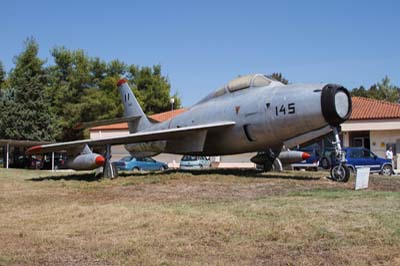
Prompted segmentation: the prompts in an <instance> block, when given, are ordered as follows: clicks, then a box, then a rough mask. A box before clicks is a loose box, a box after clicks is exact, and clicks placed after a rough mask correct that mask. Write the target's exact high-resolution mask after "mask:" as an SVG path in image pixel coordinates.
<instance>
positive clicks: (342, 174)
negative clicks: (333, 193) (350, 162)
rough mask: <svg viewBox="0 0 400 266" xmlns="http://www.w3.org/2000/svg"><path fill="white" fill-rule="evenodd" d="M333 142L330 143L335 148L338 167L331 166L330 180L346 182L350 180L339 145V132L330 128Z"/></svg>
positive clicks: (334, 128) (348, 170)
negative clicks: (333, 137)
mask: <svg viewBox="0 0 400 266" xmlns="http://www.w3.org/2000/svg"><path fill="white" fill-rule="evenodd" d="M332 130H333V134H334V136H335V141H334V142H333V143H332V144H333V145H334V146H335V156H336V160H337V161H339V164H338V165H335V166H332V169H331V179H332V180H334V181H338V182H347V181H349V178H350V169H349V167H348V166H347V165H346V158H345V155H344V153H343V150H342V146H341V145H340V139H339V132H338V129H337V128H336V127H332Z"/></svg>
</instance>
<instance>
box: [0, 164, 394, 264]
mask: <svg viewBox="0 0 400 266" xmlns="http://www.w3.org/2000/svg"><path fill="white" fill-rule="evenodd" d="M327 175H328V174H327V173H326V172H315V173H314V172H285V173H279V174H277V173H275V174H271V173H268V174H265V173H264V174H263V173H259V172H256V171H251V170H210V171H193V172H176V171H166V172H162V173H144V174H135V175H133V174H130V173H122V174H121V176H120V177H119V178H117V179H114V180H106V179H95V178H94V177H93V174H92V173H83V174H76V173H51V172H43V171H27V170H15V169H10V170H5V169H0V265H400V253H399V250H400V177H383V176H378V175H371V177H370V187H369V189H368V190H364V191H354V177H353V178H352V179H351V180H350V182H348V183H337V182H332V181H330V180H328V179H327V178H326V176H327Z"/></svg>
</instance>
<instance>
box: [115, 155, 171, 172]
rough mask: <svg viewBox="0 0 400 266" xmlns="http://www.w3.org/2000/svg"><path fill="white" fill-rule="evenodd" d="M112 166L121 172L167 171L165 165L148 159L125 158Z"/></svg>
mask: <svg viewBox="0 0 400 266" xmlns="http://www.w3.org/2000/svg"><path fill="white" fill-rule="evenodd" d="M113 164H114V165H115V166H116V167H117V168H118V170H121V171H131V170H133V171H142V170H144V171H157V170H160V171H163V170H166V169H168V165H167V164H166V163H163V162H158V161H156V160H154V159H152V158H150V157H143V158H135V157H133V156H126V157H123V158H122V159H121V160H119V161H116V162H114V163H113Z"/></svg>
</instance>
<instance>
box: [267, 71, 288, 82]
mask: <svg viewBox="0 0 400 266" xmlns="http://www.w3.org/2000/svg"><path fill="white" fill-rule="evenodd" d="M270 77H271V78H273V79H275V80H277V81H280V82H282V83H283V84H286V85H287V84H289V80H287V79H285V78H284V77H283V75H282V73H278V72H276V73H272V74H271V75H270Z"/></svg>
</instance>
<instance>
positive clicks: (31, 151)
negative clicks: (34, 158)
mask: <svg viewBox="0 0 400 266" xmlns="http://www.w3.org/2000/svg"><path fill="white" fill-rule="evenodd" d="M41 149H42V145H37V146H32V147H30V148H29V149H27V150H26V154H34V153H38V152H39V151H40V150H41Z"/></svg>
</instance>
